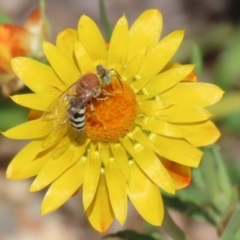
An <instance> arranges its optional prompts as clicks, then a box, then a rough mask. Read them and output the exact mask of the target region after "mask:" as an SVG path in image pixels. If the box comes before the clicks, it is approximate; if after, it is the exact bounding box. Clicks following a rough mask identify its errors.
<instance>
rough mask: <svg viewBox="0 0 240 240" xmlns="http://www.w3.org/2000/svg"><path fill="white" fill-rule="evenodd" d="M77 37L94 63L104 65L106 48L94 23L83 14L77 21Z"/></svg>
mask: <svg viewBox="0 0 240 240" xmlns="http://www.w3.org/2000/svg"><path fill="white" fill-rule="evenodd" d="M78 38H79V41H80V43H81V44H82V46H83V47H84V48H85V50H86V52H87V53H88V55H89V56H90V58H91V59H92V60H93V61H94V62H96V64H102V65H106V57H107V49H106V45H105V41H104V39H103V37H102V34H101V32H100V31H99V29H98V27H97V25H96V23H95V22H94V21H93V20H92V19H91V18H89V17H87V16H86V15H83V16H82V17H81V18H80V20H79V23H78Z"/></svg>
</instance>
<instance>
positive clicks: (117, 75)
mask: <svg viewBox="0 0 240 240" xmlns="http://www.w3.org/2000/svg"><path fill="white" fill-rule="evenodd" d="M110 72H114V73H115V74H114V75H113V76H116V77H117V79H118V81H119V83H120V85H121V88H122V91H123V85H122V81H121V77H120V75H119V73H118V72H117V71H116V70H115V69H111V70H110Z"/></svg>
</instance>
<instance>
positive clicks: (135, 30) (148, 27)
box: [127, 9, 162, 62]
mask: <svg viewBox="0 0 240 240" xmlns="http://www.w3.org/2000/svg"><path fill="white" fill-rule="evenodd" d="M161 31H162V15H161V13H160V12H159V11H158V10H157V9H149V10H147V11H145V12H144V13H142V14H141V15H140V16H139V17H138V18H137V20H136V21H135V22H134V24H133V26H132V27H131V28H130V30H129V48H128V56H127V62H129V61H130V60H132V58H133V57H135V55H136V54H137V53H138V52H139V51H140V50H142V49H143V48H145V47H148V49H151V48H152V47H153V46H154V45H155V44H156V43H157V42H158V40H159V38H160V34H161Z"/></svg>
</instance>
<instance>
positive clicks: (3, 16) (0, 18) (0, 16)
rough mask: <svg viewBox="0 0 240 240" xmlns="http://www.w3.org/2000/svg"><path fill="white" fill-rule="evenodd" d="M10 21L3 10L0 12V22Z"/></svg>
mask: <svg viewBox="0 0 240 240" xmlns="http://www.w3.org/2000/svg"><path fill="white" fill-rule="evenodd" d="M5 23H12V20H11V19H10V18H9V17H8V16H7V15H6V14H4V13H3V12H0V24H5Z"/></svg>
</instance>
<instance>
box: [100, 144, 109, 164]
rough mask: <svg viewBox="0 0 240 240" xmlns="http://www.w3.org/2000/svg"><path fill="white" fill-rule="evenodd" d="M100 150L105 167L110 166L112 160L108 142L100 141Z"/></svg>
mask: <svg viewBox="0 0 240 240" xmlns="http://www.w3.org/2000/svg"><path fill="white" fill-rule="evenodd" d="M98 150H99V153H100V156H101V159H102V163H103V165H104V166H105V167H108V165H109V162H110V150H109V145H108V143H99V144H98Z"/></svg>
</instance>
